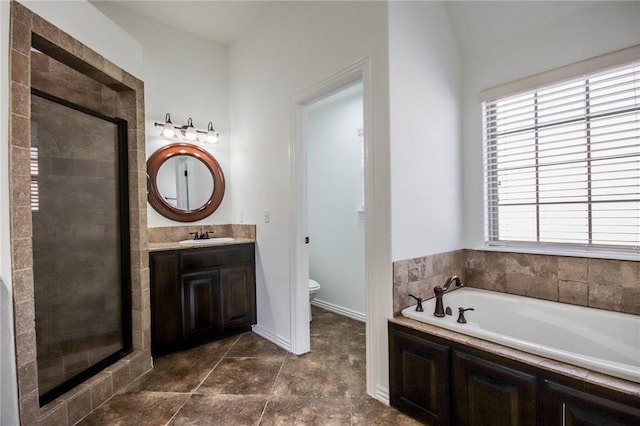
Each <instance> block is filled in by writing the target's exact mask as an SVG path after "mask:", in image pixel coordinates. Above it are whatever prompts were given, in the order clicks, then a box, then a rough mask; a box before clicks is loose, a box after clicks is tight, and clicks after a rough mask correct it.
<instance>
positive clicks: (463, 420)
mask: <svg viewBox="0 0 640 426" xmlns="http://www.w3.org/2000/svg"><path fill="white" fill-rule="evenodd" d="M389 385H390V389H389V392H390V403H391V406H393V407H396V408H397V409H399V410H400V411H402V412H404V413H406V414H409V415H411V416H412V417H414V418H416V419H418V420H421V421H423V422H425V423H427V424H429V425H432V426H447V425H456V426H466V425H469V426H471V425H473V426H482V425H486V426H517V425H540V426H555V425H558V426H560V425H562V426H565V425H566V426H631V425H635V426H638V425H640V398H638V397H634V396H632V395H628V394H623V393H620V392H616V391H614V390H611V389H607V388H603V387H601V386H597V385H594V384H589V383H585V382H582V381H578V380H576V379H572V378H569V377H566V376H562V375H559V374H556V373H552V372H549V371H546V370H542V369H539V368H536V367H533V366H530V365H527V364H524V363H521V362H518V361H515V360H512V359H505V358H502V357H500V356H498V355H495V354H491V353H487V352H485V351H481V350H480V349H477V348H472V347H469V346H466V345H462V344H459V343H456V342H451V341H448V340H445V339H442V338H440V337H436V336H432V335H430V334H427V333H424V332H421V331H418V330H414V329H412V328H408V327H405V326H402V325H399V324H394V323H389Z"/></svg>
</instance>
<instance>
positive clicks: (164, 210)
mask: <svg viewBox="0 0 640 426" xmlns="http://www.w3.org/2000/svg"><path fill="white" fill-rule="evenodd" d="M177 155H188V156H191V157H194V158H196V159H198V160H200V161H202V163H203V164H204V165H205V166H206V167H207V169H209V171H210V172H211V177H212V178H213V192H212V193H211V196H210V197H209V199H208V200H207V201H206V202H205V203H204V204H203V205H202V206H200V207H198V208H196V209H193V210H182V209H178V208H176V207H174V206H172V205H170V204H169V203H167V202H166V201H165V200H164V199H163V198H162V196H161V195H160V190H159V189H158V186H157V183H156V179H157V177H158V171H159V170H160V167H162V165H163V164H164V163H165V161H167V160H169V159H170V158H173V157H175V156H177ZM224 190H225V183H224V174H223V173H222V168H221V167H220V164H218V162H217V161H216V159H215V158H213V156H212V155H211V154H210V153H209V152H207V151H205V150H204V149H202V148H200V147H198V146H195V145H192V144H189V143H174V144H171V145H167V146H164V147H162V148H160V149H158V150H157V151H156V152H154V153H153V154H152V155H151V156H150V157H149V159H148V160H147V200H148V201H149V204H151V207H153V208H154V209H155V210H156V211H157V212H158V213H160V214H161V215H163V216H164V217H166V218H168V219H172V220H175V221H178V222H195V221H197V220H201V219H204V218H206V217H208V216H210V215H211V214H212V213H213V212H215V211H216V210H217V208H218V207H219V206H220V203H222V198H223V197H224Z"/></svg>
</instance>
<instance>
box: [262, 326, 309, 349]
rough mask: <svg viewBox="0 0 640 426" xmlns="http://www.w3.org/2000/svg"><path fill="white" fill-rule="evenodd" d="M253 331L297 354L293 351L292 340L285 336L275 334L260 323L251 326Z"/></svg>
mask: <svg viewBox="0 0 640 426" xmlns="http://www.w3.org/2000/svg"><path fill="white" fill-rule="evenodd" d="M251 331H253V332H254V333H256V334H257V335H258V336H260V337H264V338H265V339H267V340H269V341H270V342H273V343H275V344H276V345H278V346H280V347H281V348H282V349H284V350H286V351H287V352H292V353H294V354H296V353H295V352H293V350H292V348H291V341H290V340H287V339H285V338H284V337H282V336H279V335H277V334H273V333H272V332H270V331H269V330H267V329H264V328H262V327H261V326H260V325H258V324H256V325H252V326H251ZM296 355H300V354H296Z"/></svg>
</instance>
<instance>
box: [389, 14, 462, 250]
mask: <svg viewBox="0 0 640 426" xmlns="http://www.w3.org/2000/svg"><path fill="white" fill-rule="evenodd" d="M389 70H390V71H389V92H390V105H391V106H390V109H391V199H392V202H391V208H392V227H393V246H392V253H393V254H392V256H393V260H394V261H395V260H402V259H410V258H414V257H421V256H425V255H429V254H434V253H441V252H446V251H450V250H456V249H459V248H460V247H461V239H462V237H461V228H462V207H461V205H462V200H461V173H460V143H459V141H460V127H461V121H460V120H461V116H460V108H461V107H460V102H461V101H460V98H461V81H460V73H461V60H460V56H459V53H458V47H457V44H456V40H455V37H454V34H453V32H452V29H451V25H450V23H449V18H448V15H447V14H446V11H445V9H444V6H443V4H442V3H441V2H391V3H390V4H389Z"/></svg>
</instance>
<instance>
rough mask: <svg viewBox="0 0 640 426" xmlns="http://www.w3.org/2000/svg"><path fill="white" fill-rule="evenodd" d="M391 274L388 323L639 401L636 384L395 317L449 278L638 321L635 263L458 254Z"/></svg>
mask: <svg viewBox="0 0 640 426" xmlns="http://www.w3.org/2000/svg"><path fill="white" fill-rule="evenodd" d="M446 262H449V263H450V264H449V266H444V265H443V263H446ZM393 270H394V274H393V306H394V316H395V318H394V319H393V320H391V322H394V323H397V324H402V325H405V326H408V327H411V328H414V329H416V330H422V331H425V332H427V333H429V334H432V335H436V336H440V337H443V338H445V339H448V340H452V341H454V342H458V343H462V344H465V345H470V346H472V347H477V348H479V349H482V350H485V351H488V352H491V353H494V354H497V355H500V356H503V357H506V358H510V359H514V360H517V361H520V362H524V363H527V364H530V365H533V366H536V367H539V368H542V369H545V370H548V371H551V372H554V373H558V374H561V375H565V376H569V377H572V378H575V379H578V380H582V381H586V382H588V383H592V384H595V385H599V386H603V387H607V388H611V389H614V390H617V391H620V392H624V393H627V394H630V395H633V396H635V397H640V384H638V383H633V382H630V381H627V380H623V379H618V378H615V377H612V376H608V375H605V374H602V373H598V372H595V371H593V370H588V369H585V368H580V367H577V366H573V365H569V364H565V363H562V362H558V361H553V360H550V359H548V358H544V357H540V356H537V355H533V354H530V353H527V352H523V351H520V350H517V349H512V348H508V347H506V346H503V345H500V344H497V343H492V342H489V341H486V340H483V339H479V338H476V337H472V336H466V335H464V334H460V333H457V332H454V331H450V330H447V329H444V328H442V327H437V326H434V325H430V324H424V323H421V322H418V321H415V320H412V319H409V318H405V317H403V316H402V315H400V311H401V310H402V309H404V308H406V307H408V306H411V305H414V304H415V301H414V300H413V299H412V298H410V297H409V296H408V293H411V294H415V295H416V296H420V297H423V298H425V299H427V298H432V297H433V287H435V286H436V285H442V284H444V282H445V280H446V278H447V277H448V276H451V275H459V276H461V278H462V280H463V282H464V283H465V285H466V286H469V287H475V288H481V289H485V290H492V291H498V292H502V293H511V294H517V295H522V296H529V297H534V298H538V299H544V300H552V301H557V302H562V303H569V304H574V305H580V306H588V307H593V308H599V309H606V310H610V311H616V312H625V313H630V314H636V315H638V314H640V262H634V261H623V260H609V259H596V258H580V257H566V256H548V255H535V254H522V253H510V252H497V251H483V250H457V251H454V252H447V253H441V254H435V255H430V256H426V257H422V258H417V259H409V260H402V261H398V262H394V264H393ZM450 291H451V290H450ZM414 292H415V293H414ZM445 299H446V295H445Z"/></svg>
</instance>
